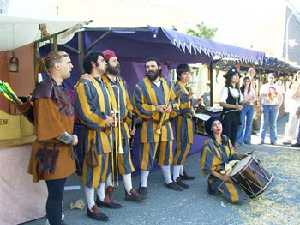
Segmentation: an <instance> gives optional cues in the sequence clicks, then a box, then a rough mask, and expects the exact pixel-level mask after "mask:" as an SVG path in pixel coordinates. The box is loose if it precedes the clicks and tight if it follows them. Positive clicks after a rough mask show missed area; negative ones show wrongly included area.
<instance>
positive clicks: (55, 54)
mask: <svg viewBox="0 0 300 225" xmlns="http://www.w3.org/2000/svg"><path fill="white" fill-rule="evenodd" d="M64 57H69V54H68V53H66V52H64V51H51V52H49V54H48V55H47V56H46V57H45V58H44V60H43V61H44V65H45V68H46V70H47V71H49V70H50V69H52V68H53V67H54V65H55V63H60V62H61V60H62V58H64Z"/></svg>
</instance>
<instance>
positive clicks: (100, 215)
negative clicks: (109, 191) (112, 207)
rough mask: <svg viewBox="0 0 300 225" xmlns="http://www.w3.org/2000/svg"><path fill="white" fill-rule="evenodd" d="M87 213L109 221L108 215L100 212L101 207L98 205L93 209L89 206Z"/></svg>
mask: <svg viewBox="0 0 300 225" xmlns="http://www.w3.org/2000/svg"><path fill="white" fill-rule="evenodd" d="M86 215H87V217H89V218H92V219H94V220H101V221H108V217H107V216H106V215H105V214H104V213H102V212H100V208H99V207H97V206H96V205H94V206H93V208H92V210H90V209H89V208H87V209H86Z"/></svg>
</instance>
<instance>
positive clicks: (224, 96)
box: [221, 87, 243, 103]
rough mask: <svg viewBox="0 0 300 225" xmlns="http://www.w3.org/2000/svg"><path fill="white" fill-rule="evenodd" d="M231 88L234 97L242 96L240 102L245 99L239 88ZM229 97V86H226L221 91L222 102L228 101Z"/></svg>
mask: <svg viewBox="0 0 300 225" xmlns="http://www.w3.org/2000/svg"><path fill="white" fill-rule="evenodd" d="M229 89H230V93H231V95H232V97H234V98H238V96H240V102H242V101H243V95H242V93H241V91H240V90H239V89H237V88H232V87H229ZM227 98H228V87H224V88H223V90H222V92H221V102H223V103H226V99H227Z"/></svg>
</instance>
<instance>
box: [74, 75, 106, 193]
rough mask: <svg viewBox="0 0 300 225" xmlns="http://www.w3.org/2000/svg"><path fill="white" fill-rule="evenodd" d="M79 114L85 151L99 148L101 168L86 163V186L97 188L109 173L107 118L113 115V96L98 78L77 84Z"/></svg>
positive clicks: (84, 166)
mask: <svg viewBox="0 0 300 225" xmlns="http://www.w3.org/2000/svg"><path fill="white" fill-rule="evenodd" d="M75 90H76V102H75V112H76V116H77V117H78V119H79V121H80V123H81V124H82V126H81V129H83V130H82V132H81V134H82V135H81V136H80V137H78V138H80V139H82V140H80V142H81V143H82V144H81V146H80V147H81V148H83V149H82V152H87V151H88V150H90V149H91V148H92V146H93V145H96V148H95V149H96V151H97V154H98V162H99V165H98V166H97V167H95V168H92V167H89V166H88V165H87V162H86V159H84V161H83V165H82V167H83V169H82V170H83V174H82V179H83V183H84V184H85V185H87V186H88V187H94V188H97V187H98V185H99V182H100V181H101V182H104V181H105V180H106V175H107V170H108V160H107V159H106V158H107V155H108V153H109V152H111V142H110V131H109V129H108V128H107V127H106V123H105V119H106V117H107V116H108V115H110V111H111V110H110V105H111V103H110V96H109V94H108V92H107V90H106V88H105V86H104V84H103V82H102V81H101V80H100V79H98V78H92V79H91V80H85V79H81V80H80V81H78V82H77V84H76V85H75Z"/></svg>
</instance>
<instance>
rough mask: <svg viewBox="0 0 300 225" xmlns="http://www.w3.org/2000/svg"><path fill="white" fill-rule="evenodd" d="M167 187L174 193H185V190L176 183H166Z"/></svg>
mask: <svg viewBox="0 0 300 225" xmlns="http://www.w3.org/2000/svg"><path fill="white" fill-rule="evenodd" d="M165 186H166V188H169V189H172V190H174V191H183V189H182V188H181V187H180V186H179V185H178V184H176V183H175V182H174V181H173V182H171V183H169V184H166V183H165Z"/></svg>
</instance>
